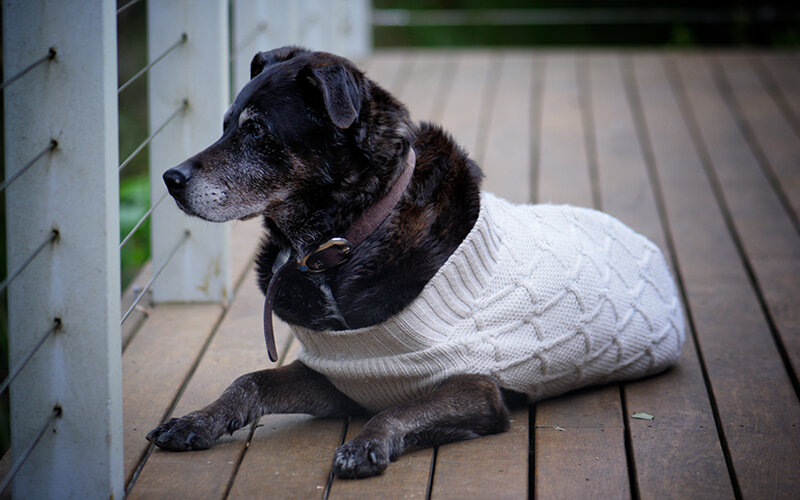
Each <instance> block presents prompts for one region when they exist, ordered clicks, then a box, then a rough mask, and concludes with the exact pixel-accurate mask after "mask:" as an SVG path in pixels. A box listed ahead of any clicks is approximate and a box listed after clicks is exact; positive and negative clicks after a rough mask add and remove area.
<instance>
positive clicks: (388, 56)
mask: <svg viewBox="0 0 800 500" xmlns="http://www.w3.org/2000/svg"><path fill="white" fill-rule="evenodd" d="M410 65H411V56H410V54H409V53H408V52H404V51H399V50H385V51H377V52H376V53H375V55H373V56H372V57H371V58H370V59H369V67H368V69H367V70H366V73H367V76H368V77H369V78H370V79H372V80H373V81H375V82H376V83H378V84H379V85H380V86H381V87H383V88H384V89H386V90H388V91H389V92H392V93H395V92H398V91H400V90H401V89H402V85H403V83H404V82H405V80H406V75H407V74H408V70H409V68H410Z"/></svg>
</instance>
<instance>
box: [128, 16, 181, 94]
mask: <svg viewBox="0 0 800 500" xmlns="http://www.w3.org/2000/svg"><path fill="white" fill-rule="evenodd" d="M123 8H124V7H123ZM188 39H189V36H188V35H187V34H186V33H183V34H182V35H181V38H180V40H178V41H177V42H175V43H174V44H172V45H171V46H170V47H169V48H168V49H167V50H165V51H164V52H162V53H161V55H160V56H158V57H156V58H155V59H153V61H152V62H151V63H150V64H148V65H147V66H145V67H144V68H142V69H140V70H139V71H138V72H137V73H136V74H135V75H133V76H132V77H131V78H130V79H129V80H128V81H127V82H125V83H123V84H122V86H121V87H120V88H118V89H117V95H119V94H120V93H122V91H123V90H125V89H126V88H128V87H129V86H130V85H131V84H132V83H133V82H135V81H136V80H138V79H139V77H141V76H142V75H143V74H145V73H147V71H148V70H150V68H152V67H153V66H155V65H156V64H157V63H158V62H159V61H160V60H162V59H164V58H165V57H167V54H169V53H170V52H172V51H173V50H175V49H177V48H178V47H180V46H181V45H183V44H184V43H186V40H188Z"/></svg>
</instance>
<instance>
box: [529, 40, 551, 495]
mask: <svg viewBox="0 0 800 500" xmlns="http://www.w3.org/2000/svg"><path fill="white" fill-rule="evenodd" d="M546 70H547V57H546V56H541V57H537V58H536V59H534V61H533V82H532V85H531V108H530V120H531V123H530V144H529V148H530V176H529V181H528V182H529V183H530V192H531V196H530V202H531V203H538V201H539V172H540V170H541V169H540V165H539V163H540V161H541V139H542V96H543V95H544V85H545V83H544V82H545V79H544V72H545V71H546ZM531 408H533V406H531ZM532 428H533V427H531V429H532ZM529 491H533V490H529Z"/></svg>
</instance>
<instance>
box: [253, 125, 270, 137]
mask: <svg viewBox="0 0 800 500" xmlns="http://www.w3.org/2000/svg"><path fill="white" fill-rule="evenodd" d="M249 129H250V135H252V136H253V137H263V136H264V134H265V133H266V131H265V130H264V127H262V126H261V124H259V123H256V122H250V126H249Z"/></svg>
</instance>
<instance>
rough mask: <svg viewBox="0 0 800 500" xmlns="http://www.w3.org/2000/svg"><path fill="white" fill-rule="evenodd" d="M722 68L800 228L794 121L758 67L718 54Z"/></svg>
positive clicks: (798, 143)
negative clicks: (782, 109) (783, 110)
mask: <svg viewBox="0 0 800 500" xmlns="http://www.w3.org/2000/svg"><path fill="white" fill-rule="evenodd" d="M717 60H718V61H719V63H720V66H721V71H722V72H723V74H724V75H725V79H726V81H727V82H728V83H729V86H730V91H729V92H726V93H725V97H726V98H727V99H728V101H729V102H730V104H731V106H733V109H734V112H736V113H740V115H741V116H740V126H741V127H743V129H744V132H745V135H746V136H747V138H748V139H750V140H749V142H750V144H749V145H750V147H751V148H754V152H755V153H756V155H757V156H758V157H759V160H760V162H761V163H762V168H764V169H765V172H766V173H767V175H769V176H771V177H772V185H773V189H775V190H776V191H777V192H778V194H779V195H780V196H781V197H782V198H783V199H784V200H785V204H786V209H787V210H789V211H790V215H791V216H792V218H793V220H794V223H795V229H797V230H798V231H800V222H798V219H800V168H798V159H800V140H798V136H797V132H796V131H795V130H793V128H792V125H791V123H789V122H787V121H786V117H785V115H784V114H783V113H781V111H780V110H779V109H778V106H777V104H776V102H775V100H774V99H773V96H771V95H770V94H769V92H768V91H767V89H766V88H765V87H764V85H763V83H762V81H761V79H759V77H758V76H757V74H756V72H755V70H754V69H755V68H754V66H753V65H752V64H751V63H750V61H748V60H747V59H746V58H744V57H741V56H739V55H736V54H720V55H718V56H717Z"/></svg>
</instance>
